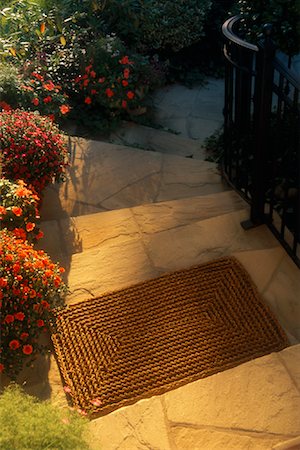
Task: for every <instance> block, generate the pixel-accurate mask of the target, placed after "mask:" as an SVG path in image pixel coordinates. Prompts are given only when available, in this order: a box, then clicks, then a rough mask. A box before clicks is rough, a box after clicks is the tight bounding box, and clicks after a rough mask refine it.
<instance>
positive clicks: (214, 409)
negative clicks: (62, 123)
mask: <svg viewBox="0 0 300 450" xmlns="http://www.w3.org/2000/svg"><path fill="white" fill-rule="evenodd" d="M222 89H223V83H222V80H209V83H208V85H207V86H205V87H199V88H195V89H193V90H190V89H187V88H185V87H184V86H172V87H168V88H165V89H163V90H161V91H160V92H159V93H158V94H157V96H156V97H155V98H154V99H153V101H154V105H155V106H156V121H157V123H159V124H160V125H162V126H163V127H165V128H171V129H173V130H175V131H178V132H180V133H181V134H180V135H178V136H176V135H173V134H171V135H169V136H168V134H167V133H166V134H164V130H159V131H158V133H159V134H158V135H156V136H155V135H154V134H153V131H151V130H148V128H146V129H143V128H142V129H141V128H138V129H135V127H134V126H132V125H131V124H126V123H125V124H124V125H123V128H122V130H119V132H118V133H116V134H115V135H114V136H112V142H113V143H99V142H98V143H97V142H92V141H90V142H87V141H84V140H80V139H79V140H73V141H72V143H73V144H72V145H74V146H77V147H76V148H77V150H76V152H74V155H73V156H74V158H73V163H72V167H73V168H74V171H73V172H72V171H71V176H70V180H69V182H67V183H66V184H65V185H63V186H62V187H61V188H57V187H53V188H51V189H49V190H48V192H47V194H46V196H45V199H44V209H43V219H44V222H43V229H44V232H45V240H44V242H43V243H41V246H42V247H43V248H44V249H45V250H46V251H47V252H48V253H49V254H50V255H51V257H52V258H53V259H54V260H58V261H60V262H61V263H62V265H64V266H65V267H66V269H67V279H68V284H69V286H70V290H71V293H70V295H69V296H68V303H69V304H71V303H75V302H80V301H82V300H84V299H86V298H88V297H89V296H90V295H100V294H102V293H104V292H107V291H109V290H112V289H118V288H121V287H125V286H127V285H130V284H133V283H136V282H138V281H142V280H145V279H149V278H153V277H155V276H158V275H160V274H162V273H165V272H167V271H171V270H175V269H178V268H183V267H189V266H191V265H193V264H198V263H201V262H206V261H209V260H211V259H214V258H217V257H219V256H224V255H234V256H236V257H237V258H238V259H239V260H240V261H241V262H242V264H244V266H245V268H246V269H247V270H248V272H249V273H250V275H251V277H252V279H253V280H254V282H255V284H256V285H257V287H258V290H259V292H260V293H261V295H262V297H263V298H264V300H265V301H266V302H267V303H268V304H269V306H270V307H271V309H272V310H273V312H274V313H275V315H276V317H277V319H278V320H279V322H280V323H281V325H282V327H283V328H284V329H285V331H286V333H287V335H288V337H289V339H290V342H291V344H292V345H291V346H290V347H288V348H287V349H285V350H283V351H281V352H279V353H273V354H270V355H266V356H264V357H262V358H258V359H255V360H253V361H249V362H247V363H245V364H242V365H240V366H238V367H235V368H233V369H230V370H227V371H224V372H221V373H218V374H216V375H213V376H211V377H208V378H205V379H201V380H198V381H196V382H194V383H190V384H187V385H185V386H182V387H180V388H178V389H175V390H173V391H170V392H167V393H165V394H163V395H160V396H155V397H152V398H148V399H144V400H141V401H139V402H137V403H136V404H134V405H131V406H127V407H124V408H121V409H119V410H117V411H114V412H112V413H110V414H108V415H107V416H104V417H102V418H98V419H96V420H93V421H91V422H90V424H89V426H88V428H89V431H90V442H91V448H92V449H94V450H213V449H216V450H231V449H238V450H267V449H268V450H271V449H274V450H275V449H278V450H279V449H289V450H297V449H298V450H299V449H300V413H299V412H300V272H299V270H298V269H297V268H296V266H295V264H294V263H293V262H292V261H291V260H290V258H289V257H288V256H287V254H286V253H285V251H284V250H283V249H282V248H281V247H280V245H279V244H278V242H277V241H276V239H275V238H274V237H273V235H272V234H271V233H270V231H269V230H268V229H267V228H266V227H265V226H261V227H258V228H255V229H252V230H250V231H247V232H245V231H244V230H243V229H242V228H241V226H240V221H241V220H243V219H245V218H247V216H248V214H249V211H248V206H247V205H246V204H245V203H244V202H243V201H242V200H241V199H240V197H239V196H238V195H237V194H236V193H234V192H233V191H229V190H228V187H227V186H225V185H224V183H223V182H222V180H221V178H220V175H219V173H218V171H217V169H216V167H215V166H214V165H213V163H209V162H207V161H203V158H204V156H205V150H203V148H201V143H202V142H203V140H204V139H205V137H207V136H209V135H210V134H211V133H212V132H213V131H215V129H216V128H218V127H219V126H220V125H221V124H222V107H223V95H222ZM161 133H163V134H161ZM145 136H146V137H145ZM174 136H175V137H174ZM141 139H142V142H141ZM168 139H170V140H169V141H168ZM134 143H137V144H139V143H140V145H141V146H143V147H144V148H147V149H148V150H149V148H150V149H151V150H152V151H147V152H146V151H143V150H140V149H133V148H128V147H126V146H124V144H131V145H132V144H134ZM118 144H123V146H120V145H118ZM157 145H158V148H157V147H156V146H157ZM183 147H184V149H183ZM170 148H172V149H173V151H172V153H175V154H172V155H171V154H170ZM191 152H192V154H193V158H184V156H190V153H191ZM72 170H73V169H72ZM99 180H102V182H101V183H100V185H99ZM26 378H27V379H28V381H27V385H26V389H27V391H28V392H30V393H33V394H36V395H38V396H40V397H41V398H51V399H52V400H53V401H55V402H57V404H59V405H62V406H65V405H66V398H65V395H64V393H63V389H62V383H61V379H60V375H59V371H58V368H57V365H56V362H55V359H54V357H53V356H51V357H49V358H41V359H40V360H39V361H37V362H36V364H35V366H34V367H33V368H31V369H28V371H27V372H24V373H23V374H22V376H21V378H20V380H19V381H20V382H22V381H23V380H25V379H26Z"/></svg>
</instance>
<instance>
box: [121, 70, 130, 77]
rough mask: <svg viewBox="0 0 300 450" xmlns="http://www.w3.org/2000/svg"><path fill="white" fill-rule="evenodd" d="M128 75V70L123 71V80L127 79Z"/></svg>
mask: <svg viewBox="0 0 300 450" xmlns="http://www.w3.org/2000/svg"><path fill="white" fill-rule="evenodd" d="M129 74H130V70H129V69H124V72H123V75H124V78H126V79H127V78H129Z"/></svg>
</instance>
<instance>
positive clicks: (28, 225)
mask: <svg viewBox="0 0 300 450" xmlns="http://www.w3.org/2000/svg"><path fill="white" fill-rule="evenodd" d="M34 228H35V223H32V222H28V223H26V231H27V232H28V233H29V232H30V231H32V230H33V229H34Z"/></svg>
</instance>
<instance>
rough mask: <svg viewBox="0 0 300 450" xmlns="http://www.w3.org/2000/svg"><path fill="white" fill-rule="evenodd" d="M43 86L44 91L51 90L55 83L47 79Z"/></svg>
mask: <svg viewBox="0 0 300 450" xmlns="http://www.w3.org/2000/svg"><path fill="white" fill-rule="evenodd" d="M43 88H44V89H46V91H53V90H54V89H55V84H54V83H53V81H51V80H49V81H47V83H45V84H43Z"/></svg>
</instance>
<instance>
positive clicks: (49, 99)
mask: <svg viewBox="0 0 300 450" xmlns="http://www.w3.org/2000/svg"><path fill="white" fill-rule="evenodd" d="M50 102H52V97H51V95H48V97H45V98H44V103H50Z"/></svg>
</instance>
